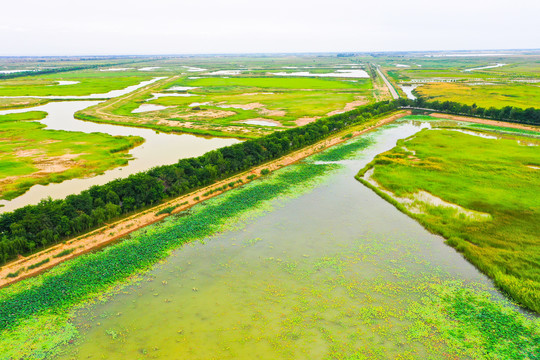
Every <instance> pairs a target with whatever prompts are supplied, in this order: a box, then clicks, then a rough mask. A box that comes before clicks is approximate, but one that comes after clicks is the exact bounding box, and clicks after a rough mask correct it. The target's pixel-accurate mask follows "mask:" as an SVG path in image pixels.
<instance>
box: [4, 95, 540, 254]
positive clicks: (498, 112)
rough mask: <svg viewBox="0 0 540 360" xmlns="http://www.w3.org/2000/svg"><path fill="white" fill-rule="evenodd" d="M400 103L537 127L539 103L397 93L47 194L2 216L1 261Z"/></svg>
mask: <svg viewBox="0 0 540 360" xmlns="http://www.w3.org/2000/svg"><path fill="white" fill-rule="evenodd" d="M400 108H413V109H414V108H418V109H424V110H429V111H441V112H447V113H451V114H457V115H468V116H478V117H487V118H491V119H496V120H503V121H511V122H520V123H525V124H533V125H540V109H534V108H530V109H525V110H522V109H518V108H513V107H505V108H502V109H494V110H493V109H487V110H486V109H482V108H479V107H476V106H474V105H473V106H469V105H463V104H459V103H454V102H448V101H446V102H437V101H435V102H426V101H424V100H422V99H416V100H410V99H404V98H400V99H397V100H392V101H381V102H377V103H374V104H370V105H365V106H361V107H359V108H357V109H356V110H353V111H349V112H346V113H342V114H338V115H334V116H330V117H327V118H323V119H319V120H318V121H316V122H313V123H310V124H308V125H305V126H302V127H297V128H293V129H288V130H284V131H278V132H274V133H272V134H270V135H267V136H264V137H261V138H257V139H252V140H248V141H245V142H242V143H238V144H234V145H231V146H227V147H224V148H221V149H217V150H213V151H210V152H208V153H206V154H204V155H202V156H199V157H195V158H188V159H181V160H180V161H178V162H177V163H176V164H172V165H164V166H159V167H155V168H152V169H150V170H148V171H144V172H141V173H138V174H134V175H131V176H129V177H127V178H125V179H116V180H113V181H111V182H109V183H107V184H105V185H99V186H98V185H96V186H92V187H91V188H90V189H88V190H85V191H82V192H81V193H80V194H77V195H69V196H67V197H66V198H65V199H60V200H52V199H50V198H49V199H44V200H42V201H41V202H40V203H39V204H37V205H28V206H25V207H23V208H20V209H17V210H15V211H13V212H8V213H4V214H1V215H0V264H3V263H6V262H7V261H10V260H12V259H15V258H16V257H17V256H18V255H19V254H22V255H27V254H30V253H33V252H35V251H37V250H39V249H42V248H44V247H47V246H49V245H51V244H55V243H58V242H59V241H62V240H63V239H66V238H70V237H74V236H77V235H79V234H82V233H84V232H87V231H88V230H90V229H93V228H96V227H99V226H102V225H104V224H105V223H106V222H107V221H110V220H112V219H115V218H118V217H119V216H122V215H125V214H128V213H130V212H134V211H137V210H139V209H142V208H144V207H146V206H151V205H155V204H158V203H160V202H161V201H163V200H165V199H167V198H172V197H176V196H179V195H183V194H186V193H189V192H191V191H193V190H195V189H198V188H201V187H204V186H207V185H210V184H212V183H214V182H217V181H219V180H222V179H225V178H227V177H230V176H232V175H234V174H237V173H240V172H243V171H246V170H248V169H250V168H252V167H255V166H257V165H260V164H263V163H265V162H267V161H271V160H274V159H277V158H279V157H281V156H284V155H286V154H288V153H290V152H293V151H295V150H298V149H301V148H303V147H305V146H308V145H311V144H314V143H316V142H317V141H319V140H321V139H323V138H325V137H327V136H329V135H331V134H332V133H336V132H338V131H340V130H343V129H345V128H347V127H348V126H351V125H356V124H361V123H363V122H366V121H368V120H369V119H371V118H373V117H374V116H377V115H381V114H386V113H389V112H392V111H394V110H397V109H400Z"/></svg>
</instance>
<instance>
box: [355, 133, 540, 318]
mask: <svg viewBox="0 0 540 360" xmlns="http://www.w3.org/2000/svg"><path fill="white" fill-rule="evenodd" d="M488 125H491V124H490V123H488ZM479 130H480V131H482V132H481V133H475V132H472V131H469V130H467V131H465V132H460V130H459V129H458V130H457V131H456V129H455V128H449V129H437V131H433V130H424V131H422V132H420V133H418V134H416V135H415V136H413V137H411V138H408V139H405V140H401V141H399V142H398V144H397V146H396V147H395V148H394V149H392V150H391V151H388V152H385V153H381V154H379V155H378V156H377V157H376V158H375V159H374V160H373V161H372V162H371V163H370V164H368V165H367V166H366V167H365V168H364V169H362V170H361V171H360V172H359V173H358V175H357V179H358V180H359V181H361V182H362V183H363V184H364V185H366V186H368V187H369V188H371V189H372V190H373V191H375V192H376V193H377V194H378V195H379V196H381V197H382V198H384V199H385V200H387V201H388V202H389V203H391V204H393V205H394V206H395V207H396V208H397V209H399V210H400V211H402V212H404V213H405V214H407V215H408V216H409V217H411V218H413V219H415V220H417V221H418V222H419V223H420V224H422V225H423V226H424V227H425V228H426V229H428V230H429V231H431V232H433V233H435V234H439V235H441V236H443V237H444V238H445V239H446V243H447V244H448V245H450V246H452V247H453V248H455V249H456V250H457V251H459V252H460V253H462V254H463V256H464V257H465V258H466V259H467V260H469V261H470V262H471V263H472V264H474V265H475V266H476V267H477V268H478V269H479V270H480V271H482V272H483V273H485V274H486V275H487V276H489V277H490V278H491V279H493V281H494V283H495V284H496V285H497V286H498V287H499V288H500V289H501V290H503V291H504V292H506V293H508V294H509V295H510V296H512V298H513V299H514V300H516V301H518V302H519V303H520V304H521V305H523V306H526V307H527V308H529V309H531V310H534V311H536V312H537V313H538V312H540V298H539V295H538V294H540V282H539V280H540V279H539V278H538V275H537V273H536V272H535V268H534V266H532V264H534V263H537V262H538V260H539V259H538V241H537V234H538V231H539V230H540V229H539V226H538V222H537V221H536V218H537V217H538V215H539V214H538V212H539V211H540V208H539V207H538V201H536V194H537V193H538V192H539V191H540V188H539V182H538V180H539V175H538V171H537V170H536V168H535V166H537V165H540V157H539V156H538V152H537V150H536V147H537V146H538V144H540V143H539V141H538V140H537V139H531V138H530V137H520V136H519V135H516V134H511V135H509V134H503V135H499V134H497V133H490V132H488V131H486V130H485V129H483V128H479ZM525 144H527V145H529V146H524V145H525ZM456 149H459V151H455V150H456ZM531 166H532V168H531ZM500 169H504V172H501V170H500Z"/></svg>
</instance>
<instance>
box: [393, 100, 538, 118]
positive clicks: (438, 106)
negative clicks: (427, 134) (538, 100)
mask: <svg viewBox="0 0 540 360" xmlns="http://www.w3.org/2000/svg"><path fill="white" fill-rule="evenodd" d="M400 101H401V103H402V104H403V106H411V107H418V108H426V109H430V110H437V111H440V112H444V113H448V114H456V115H465V116H473V117H480V118H485V119H493V120H501V121H508V122H516V123H522V124H530V125H540V109H536V108H534V107H530V108H527V109H521V108H518V107H513V106H505V107H503V108H500V109H498V108H495V107H490V108H483V107H478V106H477V105H476V104H473V105H466V104H460V103H457V102H453V101H443V102H439V101H427V100H424V99H423V98H421V97H418V98H417V99H415V100H408V99H400ZM405 102H406V103H407V104H406V105H405Z"/></svg>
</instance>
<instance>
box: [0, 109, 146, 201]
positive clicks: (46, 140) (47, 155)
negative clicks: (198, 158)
mask: <svg viewBox="0 0 540 360" xmlns="http://www.w3.org/2000/svg"><path fill="white" fill-rule="evenodd" d="M46 115H47V113H45V112H43V111H31V112H25V113H18V114H9V115H0V138H2V139H3V140H4V141H2V142H1V143H0V197H1V198H2V199H12V198H14V197H16V196H19V195H21V194H22V193H24V192H25V191H27V190H28V189H29V188H30V187H31V186H33V185H35V184H48V183H51V182H61V181H63V180H67V179H71V178H76V177H84V176H89V175H93V174H99V173H101V172H103V171H105V170H107V169H110V168H114V167H117V166H121V165H125V164H126V163H127V161H128V159H129V157H130V156H129V155H128V154H126V151H127V150H128V149H130V148H132V147H134V146H135V145H137V144H139V143H140V142H141V141H142V139H140V138H137V137H115V136H110V135H106V134H100V133H92V134H85V133H78V132H68V131H57V130H44V129H43V128H44V127H45V125H43V124H41V123H39V122H36V121H32V120H40V119H43V118H44V117H45V116H46Z"/></svg>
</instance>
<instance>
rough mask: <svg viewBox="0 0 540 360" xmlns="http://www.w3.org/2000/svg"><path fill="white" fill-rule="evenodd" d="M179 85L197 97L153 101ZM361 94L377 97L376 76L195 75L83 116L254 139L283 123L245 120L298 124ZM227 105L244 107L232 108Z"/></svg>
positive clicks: (159, 127) (363, 99) (88, 110)
mask: <svg viewBox="0 0 540 360" xmlns="http://www.w3.org/2000/svg"><path fill="white" fill-rule="evenodd" d="M203 84H205V85H203ZM173 86H194V87H196V89H192V90H189V93H190V94H191V95H194V96H188V97H182V96H167V97H160V98H158V99H154V100H150V99H151V98H152V93H156V92H160V93H164V92H166V91H167V89H169V88H171V87H173ZM309 87H312V88H309ZM171 94H173V93H171ZM359 99H361V100H362V102H369V101H370V100H371V99H372V90H371V80H369V79H367V80H363V79H360V80H358V81H356V80H355V81H354V82H351V81H342V80H327V79H312V78H307V79H306V78H276V77H234V78H204V79H195V80H190V79H186V78H182V79H178V80H175V81H164V82H163V84H161V85H160V84H156V86H153V87H152V88H149V89H148V91H143V92H139V93H138V94H137V95H136V96H133V95H129V97H126V99H125V100H120V101H117V100H115V101H114V102H113V103H110V104H109V105H107V107H106V110H105V112H106V113H108V114H110V115H111V116H107V115H103V111H100V112H95V111H93V109H94V108H89V109H86V110H85V111H83V112H81V113H79V114H78V115H77V116H79V117H83V116H84V119H87V120H90V121H98V120H97V119H101V120H102V121H107V122H122V123H123V124H130V125H132V126H142V127H150V128H155V129H157V130H162V131H181V132H191V133H198V134H207V135H218V136H233V137H246V138H250V137H258V136H261V135H264V134H267V133H268V132H271V131H274V130H277V129H279V127H267V126H260V125H249V124H244V123H242V121H244V120H249V119H254V118H257V119H260V118H263V119H268V120H275V121H279V123H280V124H281V125H283V126H296V124H295V120H297V119H298V118H301V117H318V116H325V115H327V114H328V113H329V112H332V111H334V110H344V108H345V106H346V105H347V104H349V103H351V102H353V101H355V100H359ZM192 103H204V105H201V106H200V108H201V109H202V110H206V111H196V110H195V111H194V110H193V109H192V106H190V105H191V104H192ZM254 103H257V105H256V106H251V107H250V106H247V107H246V108H244V109H242V108H241V107H242V105H244V106H245V105H247V104H254ZM141 104H156V105H163V106H167V107H169V108H168V109H164V110H160V111H152V112H143V113H133V112H132V111H133V110H135V109H136V108H138V107H139V106H140V105H141ZM227 105H240V107H226V106H227ZM101 106H102V105H99V106H98V107H101ZM224 106H225V107H224ZM215 114H217V115H215ZM101 120H100V121H101Z"/></svg>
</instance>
